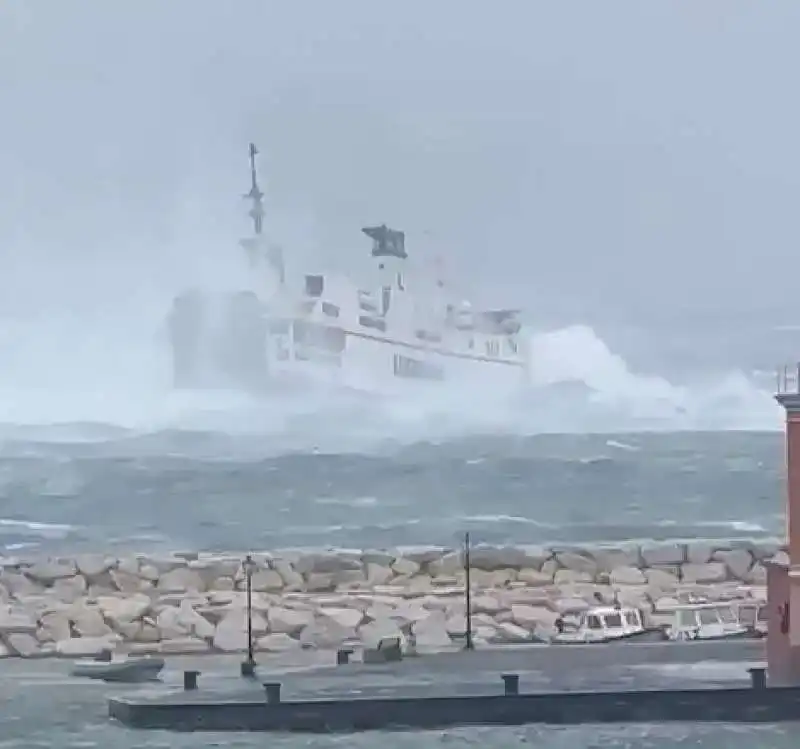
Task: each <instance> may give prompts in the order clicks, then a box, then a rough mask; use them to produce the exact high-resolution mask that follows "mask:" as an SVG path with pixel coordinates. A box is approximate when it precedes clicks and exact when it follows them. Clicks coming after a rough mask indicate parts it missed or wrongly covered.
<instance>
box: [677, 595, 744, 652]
mask: <svg viewBox="0 0 800 749" xmlns="http://www.w3.org/2000/svg"><path fill="white" fill-rule="evenodd" d="M672 616H673V619H672V623H671V624H670V625H669V626H668V627H667V636H668V637H669V639H670V640H676V641H679V642H685V641H688V640H727V639H734V638H748V637H752V636H753V634H752V632H751V630H750V629H749V628H748V627H746V626H745V625H744V624H742V622H740V621H739V618H738V617H737V615H736V613H735V612H734V609H733V606H732V605H731V604H730V603H689V604H684V605H681V606H676V607H675V609H674V611H673V615H672Z"/></svg>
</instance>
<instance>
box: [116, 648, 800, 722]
mask: <svg viewBox="0 0 800 749" xmlns="http://www.w3.org/2000/svg"><path fill="white" fill-rule="evenodd" d="M763 661H764V646H763V642H758V641H727V642H726V641H716V642H694V643H682V644H675V643H648V644H636V645H628V646H622V645H620V646H608V645H600V646H598V645H588V646H583V645H576V646H567V647H547V646H544V647H537V646H532V647H528V648H497V649H492V650H484V651H475V652H469V653H468V652H462V653H449V654H441V655H432V656H426V657H419V658H408V659H406V660H403V661H400V662H396V663H384V664H364V663H360V662H350V663H348V664H341V665H338V666H335V667H331V668H325V669H319V670H312V671H306V672H303V673H301V674H284V675H282V676H280V677H277V678H276V677H275V676H270V675H268V673H267V672H266V671H265V672H264V673H263V674H261V675H259V674H257V678H256V679H255V680H249V683H247V684H245V683H244V681H242V682H240V684H239V685H238V686H237V687H233V688H231V687H230V686H229V687H227V688H221V687H220V686H219V685H218V684H215V683H214V682H213V681H212V680H210V679H209V680H208V682H207V683H206V682H204V681H203V677H202V675H201V676H200V677H199V680H198V684H197V689H190V690H172V691H169V690H156V691H152V690H150V691H148V692H141V693H138V694H134V695H129V696H124V697H113V698H111V699H110V700H109V705H108V708H109V715H110V716H111V717H112V718H114V719H116V720H117V721H119V722H120V723H123V724H124V725H126V726H130V727H134V728H150V729H167V730H175V731H200V730H215V731H237V730H239V731H308V732H316V731H359V730H368V729H382V728H392V727H406V728H408V727H412V728H442V727H446V726H453V725H521V724H525V723H536V722H547V723H576V724H577V723H585V722H604V721H605V722H639V721H669V720H687V721H696V720H715V721H753V722H759V721H767V722H779V721H783V720H790V719H791V720H796V719H797V715H800V688H769V687H766V685H765V684H764V683H763V682H762V680H761V678H760V675H761V673H763V671H762V669H763ZM278 679H280V680H278ZM254 682H255V683H254Z"/></svg>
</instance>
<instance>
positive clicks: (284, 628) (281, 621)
mask: <svg viewBox="0 0 800 749" xmlns="http://www.w3.org/2000/svg"><path fill="white" fill-rule="evenodd" d="M267 618H268V620H269V630H270V632H272V633H274V634H287V635H299V634H300V632H301V631H302V630H303V629H305V627H307V626H308V625H309V624H311V623H312V622H313V621H314V612H313V611H310V610H304V609H289V608H284V607H282V606H273V607H272V608H270V609H269V611H268V612H267Z"/></svg>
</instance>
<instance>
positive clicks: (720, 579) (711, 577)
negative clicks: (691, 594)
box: [681, 562, 728, 583]
mask: <svg viewBox="0 0 800 749" xmlns="http://www.w3.org/2000/svg"><path fill="white" fill-rule="evenodd" d="M681 577H682V578H683V582H684V583H724V582H725V581H726V580H727V579H728V568H727V567H726V566H725V564H724V563H723V562H709V563H708V564H688V563H687V564H684V565H682V566H681Z"/></svg>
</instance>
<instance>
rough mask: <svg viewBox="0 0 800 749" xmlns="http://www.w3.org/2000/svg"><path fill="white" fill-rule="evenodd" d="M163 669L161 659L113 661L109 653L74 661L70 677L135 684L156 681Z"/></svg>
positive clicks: (140, 658)
mask: <svg viewBox="0 0 800 749" xmlns="http://www.w3.org/2000/svg"><path fill="white" fill-rule="evenodd" d="M163 668H164V659H163V658H153V657H151V656H142V657H138V658H119V659H114V658H112V657H111V654H110V653H103V654H102V655H99V656H98V657H96V658H91V659H88V658H87V659H85V660H79V661H75V662H74V663H73V664H72V668H71V669H70V675H71V676H82V677H85V678H87V679H99V680H102V681H115V682H121V683H125V684H136V683H139V682H145V681H157V680H158V678H159V674H160V673H161V670H162V669H163Z"/></svg>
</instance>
